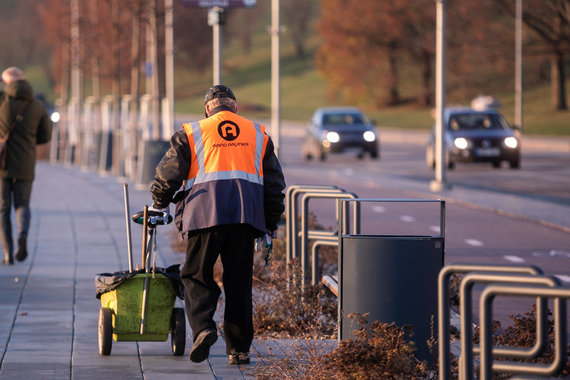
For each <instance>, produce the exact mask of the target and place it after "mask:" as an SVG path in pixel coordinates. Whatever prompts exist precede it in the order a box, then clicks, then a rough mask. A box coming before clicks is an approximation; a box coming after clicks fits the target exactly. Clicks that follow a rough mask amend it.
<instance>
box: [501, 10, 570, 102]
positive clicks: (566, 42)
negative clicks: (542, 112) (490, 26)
mask: <svg viewBox="0 0 570 380" xmlns="http://www.w3.org/2000/svg"><path fill="white" fill-rule="evenodd" d="M498 3H499V4H500V5H501V6H502V7H503V9H504V10H505V11H506V12H507V13H508V14H509V15H511V16H513V17H514V12H515V9H514V4H515V2H514V1H512V0H498ZM523 22H524V23H525V24H526V25H527V26H528V27H529V28H530V29H531V30H532V31H533V32H534V33H535V34H536V35H537V36H538V37H539V38H540V39H541V41H542V42H543V43H544V45H543V47H542V49H535V51H536V52H537V53H540V50H542V53H543V54H546V55H548V57H549V60H550V85H551V100H552V105H553V106H554V108H555V109H556V110H567V109H568V102H567V99H566V64H567V56H568V54H570V0H525V1H524V7H523Z"/></svg>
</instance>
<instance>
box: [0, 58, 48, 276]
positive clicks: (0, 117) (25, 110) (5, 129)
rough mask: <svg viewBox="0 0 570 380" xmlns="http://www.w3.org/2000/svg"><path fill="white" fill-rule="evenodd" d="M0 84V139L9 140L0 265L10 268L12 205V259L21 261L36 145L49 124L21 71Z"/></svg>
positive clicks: (1, 185) (1, 177)
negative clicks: (14, 233)
mask: <svg viewBox="0 0 570 380" xmlns="http://www.w3.org/2000/svg"><path fill="white" fill-rule="evenodd" d="M2 82H4V91H2V92H0V138H4V137H5V136H6V135H8V134H9V137H8V140H7V141H6V161H5V165H4V168H2V169H0V194H1V198H0V244H1V245H2V251H3V252H4V260H3V261H2V264H3V265H11V264H13V263H14V256H13V250H14V243H13V237H12V222H11V210H12V205H13V206H14V209H15V211H16V222H17V229H18V231H17V232H18V251H17V253H16V259H17V260H18V261H23V260H25V259H26V257H27V255H28V251H27V238H28V231H29V227H30V197H31V194H32V183H33V181H34V177H35V166H36V145H37V144H44V143H47V142H48V141H49V140H50V138H51V122H50V120H49V118H48V114H47V111H46V108H45V106H44V104H43V103H42V102H41V101H39V100H37V99H35V98H34V91H33V90H32V86H31V85H30V83H29V82H28V81H26V80H25V78H24V73H23V72H22V70H20V69H19V68H17V67H10V68H7V69H6V70H4V71H3V72H2ZM17 119H18V120H17ZM19 119H21V120H19ZM16 120H17V121H16ZM14 121H16V123H15V124H14ZM12 126H13V130H12V131H11V132H10V129H11V127H12Z"/></svg>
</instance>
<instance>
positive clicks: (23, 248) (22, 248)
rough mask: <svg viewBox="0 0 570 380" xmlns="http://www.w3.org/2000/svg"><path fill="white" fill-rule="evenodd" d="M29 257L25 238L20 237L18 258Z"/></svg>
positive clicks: (24, 258)
mask: <svg viewBox="0 0 570 380" xmlns="http://www.w3.org/2000/svg"><path fill="white" fill-rule="evenodd" d="M26 257H28V247H27V245H26V239H25V238H19V239H18V252H16V260H18V261H24V260H26Z"/></svg>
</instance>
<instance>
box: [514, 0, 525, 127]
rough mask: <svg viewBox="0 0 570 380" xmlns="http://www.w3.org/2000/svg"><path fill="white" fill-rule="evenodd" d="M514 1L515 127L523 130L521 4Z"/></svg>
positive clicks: (520, 1)
mask: <svg viewBox="0 0 570 380" xmlns="http://www.w3.org/2000/svg"><path fill="white" fill-rule="evenodd" d="M522 2H523V0H516V10H515V18H516V20H515V126H517V127H518V128H519V130H520V131H521V132H522V129H523V111H522V108H523V99H522V88H523V84H522V7H523V4H522Z"/></svg>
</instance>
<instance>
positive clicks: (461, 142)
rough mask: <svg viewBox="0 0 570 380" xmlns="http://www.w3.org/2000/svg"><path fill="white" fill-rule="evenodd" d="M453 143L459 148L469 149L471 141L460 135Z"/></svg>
mask: <svg viewBox="0 0 570 380" xmlns="http://www.w3.org/2000/svg"><path fill="white" fill-rule="evenodd" d="M453 145H455V147H456V148H457V149H467V147H468V146H469V141H467V139H466V138H465V137H458V138H456V139H455V140H454V141H453Z"/></svg>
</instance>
